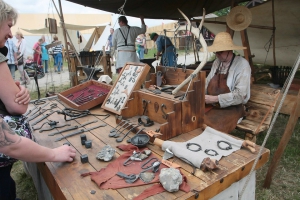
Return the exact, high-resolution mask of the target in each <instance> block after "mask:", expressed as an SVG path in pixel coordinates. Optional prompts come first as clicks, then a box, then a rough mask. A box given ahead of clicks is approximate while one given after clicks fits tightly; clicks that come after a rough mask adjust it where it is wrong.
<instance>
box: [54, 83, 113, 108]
mask: <svg viewBox="0 0 300 200" xmlns="http://www.w3.org/2000/svg"><path fill="white" fill-rule="evenodd" d="M111 87H112V86H111V85H108V84H105V83H100V82H98V81H95V80H90V81H87V82H85V83H82V84H80V85H77V86H75V87H72V88H70V89H68V90H65V91H63V92H61V93H59V94H58V98H59V99H60V100H61V101H63V102H64V103H66V104H67V105H68V106H70V107H71V108H75V109H78V110H87V109H90V108H93V107H95V106H97V105H99V104H101V103H103V101H104V99H105V98H106V96H107V94H108V93H109V91H110V90H111ZM85 88H90V89H92V90H97V88H98V89H99V91H102V92H104V93H105V94H103V95H102V96H99V97H97V94H96V98H94V99H93V100H91V101H88V102H86V103H83V104H81V105H79V104H76V103H74V102H73V101H72V100H74V99H75V98H76V96H79V94H80V93H81V92H83V94H89V92H88V89H85ZM96 92H97V91H96ZM72 94H73V97H70V96H71V95H72ZM74 94H75V95H74ZM91 94H92V92H91ZM85 96H86V95H85ZM93 96H94V95H93Z"/></svg>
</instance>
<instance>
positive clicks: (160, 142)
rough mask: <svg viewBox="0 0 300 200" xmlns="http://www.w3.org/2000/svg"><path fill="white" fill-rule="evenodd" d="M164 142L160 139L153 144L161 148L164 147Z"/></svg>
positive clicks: (156, 139)
mask: <svg viewBox="0 0 300 200" xmlns="http://www.w3.org/2000/svg"><path fill="white" fill-rule="evenodd" d="M163 142H164V141H163V140H161V139H159V138H155V139H154V141H153V144H155V145H157V146H159V147H162V144H163Z"/></svg>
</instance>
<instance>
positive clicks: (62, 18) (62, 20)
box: [58, 0, 76, 86]
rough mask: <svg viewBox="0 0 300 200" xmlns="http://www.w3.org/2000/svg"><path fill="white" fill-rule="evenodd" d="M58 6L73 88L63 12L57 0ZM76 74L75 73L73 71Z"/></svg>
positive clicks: (72, 82) (59, 1)
mask: <svg viewBox="0 0 300 200" xmlns="http://www.w3.org/2000/svg"><path fill="white" fill-rule="evenodd" d="M58 5H59V10H60V12H59V13H60V21H61V22H62V25H63V33H64V39H65V48H66V51H67V53H66V54H67V58H68V71H69V78H70V80H71V86H74V85H75V83H74V76H75V75H73V74H71V73H70V72H71V71H70V70H71V69H70V62H71V61H70V56H69V47H68V43H67V33H66V29H65V21H64V15H63V12H62V7H61V0H58ZM75 72H76V71H75Z"/></svg>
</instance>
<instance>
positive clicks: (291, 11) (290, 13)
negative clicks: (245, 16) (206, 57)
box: [204, 0, 300, 66]
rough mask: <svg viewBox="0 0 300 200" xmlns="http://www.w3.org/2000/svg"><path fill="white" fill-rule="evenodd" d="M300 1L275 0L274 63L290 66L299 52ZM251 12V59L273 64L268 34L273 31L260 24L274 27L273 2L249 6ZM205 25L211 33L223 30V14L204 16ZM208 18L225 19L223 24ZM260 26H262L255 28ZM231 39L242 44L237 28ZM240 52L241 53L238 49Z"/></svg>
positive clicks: (248, 29)
mask: <svg viewBox="0 0 300 200" xmlns="http://www.w3.org/2000/svg"><path fill="white" fill-rule="evenodd" d="M299 9H300V1H299V0H285V1H281V0H274V14H275V28H276V30H275V35H274V36H275V52H276V65H278V66H293V64H294V62H295V60H296V58H297V55H298V54H299V52H300V39H299V36H300V21H299V19H300V12H299ZM250 11H251V13H252V22H251V25H250V26H249V27H248V28H247V33H248V39H249V43H250V50H251V54H253V55H254V56H255V57H254V58H253V62H254V63H261V64H264V63H265V64H268V65H271V66H273V65H274V64H273V50H272V48H273V45H272V44H271V46H269V45H270V42H272V39H271V36H272V34H273V31H272V30H270V29H264V28H263V27H271V28H272V27H273V20H272V2H271V1H268V2H266V3H264V4H262V5H259V6H256V7H253V8H250ZM205 21H206V22H204V26H205V27H206V28H207V29H209V30H210V31H211V32H213V33H215V34H216V33H219V32H221V31H226V25H225V22H226V16H223V17H217V18H214V19H206V20H205ZM208 21H217V22H224V24H214V23H208ZM255 26H261V27H262V28H254V27H255ZM233 40H234V43H235V44H238V45H242V42H241V35H240V33H239V32H235V34H234V38H233ZM241 54H242V55H243V53H242V52H241Z"/></svg>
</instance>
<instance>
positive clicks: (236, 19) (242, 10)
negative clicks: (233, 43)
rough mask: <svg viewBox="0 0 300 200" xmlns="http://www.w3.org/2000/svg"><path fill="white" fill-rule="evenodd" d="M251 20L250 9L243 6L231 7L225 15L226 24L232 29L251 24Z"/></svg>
mask: <svg viewBox="0 0 300 200" xmlns="http://www.w3.org/2000/svg"><path fill="white" fill-rule="evenodd" d="M251 21H252V14H251V11H250V10H249V9H248V8H246V7H245V6H236V7H234V8H232V9H231V11H230V13H229V14H228V15H227V17H226V22H227V25H228V26H229V28H231V29H232V30H234V31H241V30H244V29H246V28H247V27H248V26H249V25H250V24H251Z"/></svg>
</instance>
